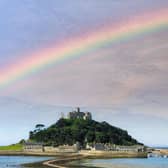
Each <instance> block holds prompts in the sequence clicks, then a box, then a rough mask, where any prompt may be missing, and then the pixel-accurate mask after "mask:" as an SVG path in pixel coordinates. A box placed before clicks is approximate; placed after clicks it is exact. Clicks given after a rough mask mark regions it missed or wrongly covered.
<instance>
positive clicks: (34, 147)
mask: <svg viewBox="0 0 168 168" xmlns="http://www.w3.org/2000/svg"><path fill="white" fill-rule="evenodd" d="M23 151H25V152H44V147H43V143H37V142H36V143H31V142H26V143H25V144H24V146H23Z"/></svg>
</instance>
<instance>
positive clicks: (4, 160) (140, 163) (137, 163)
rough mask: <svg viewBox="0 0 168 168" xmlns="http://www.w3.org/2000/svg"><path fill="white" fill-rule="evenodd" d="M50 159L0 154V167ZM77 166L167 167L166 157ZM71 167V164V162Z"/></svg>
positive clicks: (85, 162) (14, 167)
mask: <svg viewBox="0 0 168 168" xmlns="http://www.w3.org/2000/svg"><path fill="white" fill-rule="evenodd" d="M48 159H52V158H51V157H32V156H0V168H22V166H21V164H24V163H33V162H39V161H44V160H48ZM73 164H75V165H78V167H82V166H88V167H92V166H94V167H103V168H168V158H147V159H136V158H135V159H134V158H130V159H89V160H82V161H76V162H73ZM71 167H72V164H71ZM39 168H40V167H39Z"/></svg>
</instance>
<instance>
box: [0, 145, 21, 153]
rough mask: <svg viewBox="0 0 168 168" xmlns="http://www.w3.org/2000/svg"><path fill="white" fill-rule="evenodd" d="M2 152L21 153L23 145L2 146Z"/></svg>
mask: <svg viewBox="0 0 168 168" xmlns="http://www.w3.org/2000/svg"><path fill="white" fill-rule="evenodd" d="M0 150H9V151H19V150H22V145H21V144H14V145H8V146H0Z"/></svg>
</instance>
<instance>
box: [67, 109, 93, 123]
mask: <svg viewBox="0 0 168 168" xmlns="http://www.w3.org/2000/svg"><path fill="white" fill-rule="evenodd" d="M68 118H69V119H84V120H92V114H91V113H90V112H81V111H80V108H79V107H77V108H76V110H75V111H72V112H69V113H68Z"/></svg>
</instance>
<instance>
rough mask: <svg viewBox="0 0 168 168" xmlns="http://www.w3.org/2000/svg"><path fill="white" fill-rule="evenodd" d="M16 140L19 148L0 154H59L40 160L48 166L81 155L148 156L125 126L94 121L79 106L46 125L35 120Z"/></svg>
mask: <svg viewBox="0 0 168 168" xmlns="http://www.w3.org/2000/svg"><path fill="white" fill-rule="evenodd" d="M19 144H20V145H16V146H19V147H20V148H18V150H13V151H10V150H4V151H2V150H1V151H0V154H4V153H6V154H9V155H10V154H11V155H14V154H15V155H16V154H18V155H19V154H24V155H39V156H57V157H58V156H59V157H61V159H58V160H52V161H47V162H44V163H43V164H44V165H47V166H51V167H52V166H53V165H54V166H53V167H56V164H58V165H59V166H60V165H62V164H63V163H64V164H65V163H66V162H69V161H72V160H76V159H83V158H128V157H141V158H142V157H147V151H146V146H144V145H143V144H142V143H140V142H138V141H137V140H136V139H135V138H133V137H132V136H131V135H129V134H128V132H127V131H126V130H123V129H121V128H118V127H115V126H112V125H110V124H109V123H107V122H105V121H103V122H98V121H95V120H93V119H92V113H91V112H81V111H80V108H79V107H78V108H76V109H75V110H73V111H71V112H69V113H68V115H67V117H64V115H62V116H61V117H60V119H58V121H57V122H56V123H54V124H52V125H51V126H49V127H45V126H44V125H43V124H37V125H36V126H35V129H34V130H32V131H30V132H29V138H28V139H27V140H21V142H20V143H19ZM21 144H22V147H21ZM13 148H14V147H13ZM19 149H20V150H19Z"/></svg>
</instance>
